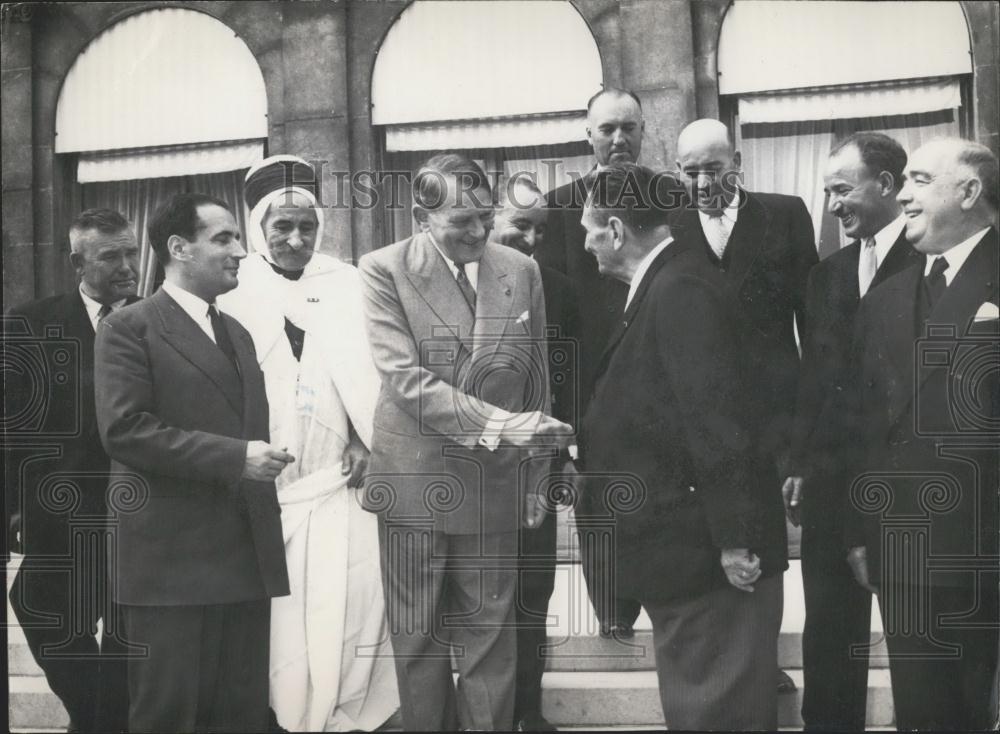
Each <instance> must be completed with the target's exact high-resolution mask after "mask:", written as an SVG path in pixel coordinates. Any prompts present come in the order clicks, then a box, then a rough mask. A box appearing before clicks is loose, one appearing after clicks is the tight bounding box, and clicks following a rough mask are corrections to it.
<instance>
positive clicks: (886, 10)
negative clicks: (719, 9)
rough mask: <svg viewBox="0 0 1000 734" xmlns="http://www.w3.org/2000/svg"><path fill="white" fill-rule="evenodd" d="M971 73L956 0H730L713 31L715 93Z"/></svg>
mask: <svg viewBox="0 0 1000 734" xmlns="http://www.w3.org/2000/svg"><path fill="white" fill-rule="evenodd" d="M971 72H972V53H971V45H970V38H969V27H968V23H967V22H966V19H965V14H964V12H963V10H962V3H959V2H951V1H941V2H862V1H860V0H810V2H786V1H785V0H734V2H733V4H732V6H731V7H730V9H729V11H728V12H727V13H726V17H725V19H724V20H723V23H722V31H721V33H720V35H719V93H720V94H740V95H743V94H752V93H758V92H771V91H774V90H779V89H804V88H814V87H826V86H838V85H844V84H869V83H872V82H884V81H890V80H898V79H930V78H935V77H943V76H954V75H960V74H969V73H971ZM865 116H866V117H867V116H869V115H865ZM807 119H809V118H807Z"/></svg>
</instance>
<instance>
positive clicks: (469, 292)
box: [455, 263, 476, 316]
mask: <svg viewBox="0 0 1000 734" xmlns="http://www.w3.org/2000/svg"><path fill="white" fill-rule="evenodd" d="M455 268H456V269H457V270H458V272H457V273H456V274H455V280H456V282H457V283H458V287H459V288H461V289H462V295H463V296H465V302H466V303H467V304H469V309H470V310H471V311H472V315H473V316H475V315H476V290H475V289H474V288H473V287H472V283H470V282H469V276H467V275H466V274H465V263H455Z"/></svg>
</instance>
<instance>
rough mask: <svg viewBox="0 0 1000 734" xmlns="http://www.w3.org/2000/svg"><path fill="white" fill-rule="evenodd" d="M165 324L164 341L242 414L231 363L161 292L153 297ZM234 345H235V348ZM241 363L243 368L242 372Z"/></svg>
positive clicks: (241, 402)
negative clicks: (202, 373) (207, 379)
mask: <svg viewBox="0 0 1000 734" xmlns="http://www.w3.org/2000/svg"><path fill="white" fill-rule="evenodd" d="M150 300H152V301H153V303H154V304H155V306H156V308H157V310H158V311H159V313H160V319H161V321H162V323H163V338H164V339H165V340H166V341H167V342H169V343H170V345H171V346H173V348H174V349H176V350H177V351H178V352H179V353H180V354H181V355H182V356H183V357H184V358H185V359H187V360H188V361H189V362H190V363H191V364H193V365H194V366H195V367H197V368H198V369H199V370H201V371H202V372H204V373H205V375H206V376H207V377H208V378H209V379H210V380H211V381H212V382H214V383H215V384H216V386H218V388H219V390H221V391H222V394H223V395H225V397H226V400H227V401H229V404H230V405H231V406H232V407H233V410H235V411H236V413H237V414H238V415H240V416H242V415H243V400H242V398H241V396H240V393H241V392H242V391H241V389H240V385H239V382H238V379H239V377H238V375H236V374H235V370H234V369H233V364H232V362H230V361H229V358H228V357H227V356H226V355H225V354H223V353H222V350H221V349H219V347H218V346H217V345H216V344H215V343H214V342H213V341H212V340H211V339H209V338H208V335H207V334H205V332H203V331H202V330H201V328H199V326H198V324H196V323H195V322H194V320H193V319H192V318H191V317H190V316H188V315H187V313H186V312H185V311H184V309H182V308H181V307H180V306H179V305H177V302H176V301H174V299H172V298H171V297H170V296H169V295H167V293H166V292H165V291H163V290H162V289H161V290H159V291H157V292H156V293H155V294H153V295H152V296H150ZM234 346H235V345H234ZM242 368H243V367H242V364H241V369H242Z"/></svg>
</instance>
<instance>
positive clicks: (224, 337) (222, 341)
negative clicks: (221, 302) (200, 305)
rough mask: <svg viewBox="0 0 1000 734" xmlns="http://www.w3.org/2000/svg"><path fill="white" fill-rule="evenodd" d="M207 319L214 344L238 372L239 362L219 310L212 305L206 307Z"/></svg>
mask: <svg viewBox="0 0 1000 734" xmlns="http://www.w3.org/2000/svg"><path fill="white" fill-rule="evenodd" d="M208 318H209V319H210V320H211V322H212V331H213V332H214V333H215V343H216V344H217V345H218V346H219V349H221V350H222V353H223V354H225V355H226V356H227V357H229V360H230V361H231V362H232V363H233V366H234V367H235V368H236V371H237V372H239V371H240V365H239V362H238V361H237V360H236V350H235V349H233V342H232V340H231V339H230V338H229V329H227V328H226V322H225V320H224V319H223V318H222V314H221V313H219V309H217V308H216V307H215V304H214V303H213V304H212V305H211V306H209V307H208Z"/></svg>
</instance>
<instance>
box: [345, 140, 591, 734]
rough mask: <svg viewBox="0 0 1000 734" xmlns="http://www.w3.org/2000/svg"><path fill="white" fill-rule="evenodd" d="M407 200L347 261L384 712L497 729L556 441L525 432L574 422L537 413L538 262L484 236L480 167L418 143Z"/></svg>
mask: <svg viewBox="0 0 1000 734" xmlns="http://www.w3.org/2000/svg"><path fill="white" fill-rule="evenodd" d="M413 200H414V217H415V219H416V221H417V224H418V225H419V228H420V231H419V232H418V233H417V234H416V235H414V236H413V237H410V238H408V239H406V240H403V241H401V242H397V243H395V244H393V245H389V246H388V247H385V248H383V249H381V250H377V251H375V252H372V253H369V254H367V255H365V256H364V257H363V258H361V262H360V264H359V269H360V271H361V277H362V281H363V286H364V296H365V318H366V321H367V327H368V334H369V342H370V343H371V347H372V355H373V357H374V359H375V366H376V367H377V368H378V371H379V374H380V375H381V377H382V391H381V393H380V395H379V399H378V403H377V405H376V408H375V418H374V433H373V437H372V454H371V462H370V464H369V474H368V479H367V481H366V485H365V507H366V508H367V509H369V510H372V511H374V512H377V513H378V515H379V545H380V551H381V554H382V558H381V562H382V575H383V584H384V587H385V593H386V608H387V612H388V617H389V626H390V630H391V635H392V646H393V652H394V655H395V657H396V673H397V679H398V681H399V700H400V712H401V714H402V717H403V727H404V728H405V729H408V730H414V729H415V730H424V731H441V730H452V729H456V728H463V729H480V730H483V729H485V730H496V729H501V730H502V729H510V728H512V726H513V724H514V719H513V716H514V677H515V669H516V661H515V658H516V655H517V641H516V630H515V627H514V623H515V611H514V599H515V593H514V590H515V585H516V579H517V557H516V554H517V531H518V528H519V527H520V525H521V523H522V522H524V523H525V524H526V525H528V526H529V527H535V526H537V525H538V524H539V522H540V521H541V519H542V515H543V514H544V503H543V500H544V498H543V497H541V496H540V494H543V493H544V489H545V487H544V483H543V482H544V479H545V476H546V475H547V474H548V473H549V464H550V462H551V458H552V456H553V455H554V453H555V451H554V449H553V448H552V446H551V445H549V446H547V445H545V444H544V443H543V444H542V445H538V444H539V441H540V440H542V439H545V438H546V437H547V436H550V435H551V434H555V433H561V434H563V436H565V437H566V438H567V439H568V434H569V432H570V431H571V430H572V429H571V428H570V427H569V426H567V425H566V424H564V423H562V422H560V421H557V420H555V419H554V418H551V417H549V416H547V415H545V412H547V411H548V410H549V398H548V364H547V362H548V360H547V358H546V353H545V324H546V318H545V304H544V297H543V293H542V282H541V275H540V274H539V272H538V265H537V264H536V263H535V262H534V261H533V260H531V258H528V257H526V256H524V255H522V254H521V253H519V252H515V251H514V250H513V249H511V248H509V247H503V246H500V245H497V244H494V243H490V242H488V235H489V232H490V229H491V227H492V223H493V216H494V212H493V204H492V201H491V190H490V185H489V181H488V180H487V178H486V175H485V174H484V173H483V171H482V169H480V168H479V166H478V165H476V164H475V163H473V162H472V161H470V160H468V159H466V158H464V157H462V156H459V155H454V154H442V155H437V156H434V157H433V158H431V159H430V160H429V161H427V163H425V164H424V166H423V167H422V168H421V170H420V171H419V172H418V174H417V176H416V178H415V180H414V184H413ZM564 440H565V439H564ZM452 646H454V647H455V657H456V662H457V665H458V674H459V678H458V686H457V690H456V685H455V683H454V681H453V679H452V673H451V663H450V657H449V653H450V650H451V647H452Z"/></svg>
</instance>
